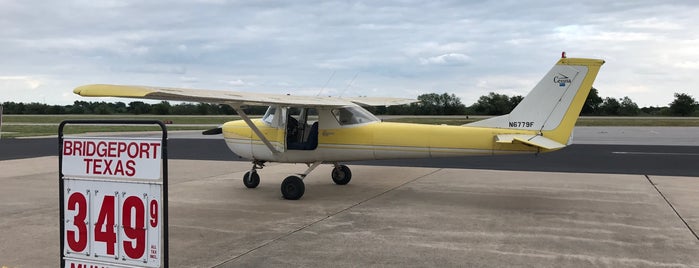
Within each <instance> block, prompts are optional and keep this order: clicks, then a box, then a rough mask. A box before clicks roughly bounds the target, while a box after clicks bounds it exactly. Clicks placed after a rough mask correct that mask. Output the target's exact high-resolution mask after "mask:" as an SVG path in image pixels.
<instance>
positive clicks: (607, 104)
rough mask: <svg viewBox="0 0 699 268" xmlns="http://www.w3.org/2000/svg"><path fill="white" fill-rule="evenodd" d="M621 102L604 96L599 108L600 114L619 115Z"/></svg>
mask: <svg viewBox="0 0 699 268" xmlns="http://www.w3.org/2000/svg"><path fill="white" fill-rule="evenodd" d="M620 107H621V104H620V103H619V101H618V100H617V99H615V98H610V97H606V98H604V101H603V102H602V105H600V107H599V109H600V112H601V114H602V115H619V108H620Z"/></svg>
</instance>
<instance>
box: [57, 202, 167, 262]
mask: <svg viewBox="0 0 699 268" xmlns="http://www.w3.org/2000/svg"><path fill="white" fill-rule="evenodd" d="M114 199H115V198H114V196H113V195H105V196H104V199H103V200H102V206H101V208H100V211H99V216H98V217H97V222H96V223H95V227H94V230H93V231H94V232H93V234H94V239H95V241H96V242H104V243H105V244H106V248H107V252H106V254H107V255H114V248H115V246H116V244H117V234H116V229H117V228H116V227H117V226H115V225H114V219H115V218H116V217H117V215H116V214H115V211H114V202H115V201H114ZM66 205H67V210H69V211H75V212H76V213H75V216H74V217H73V221H72V223H73V225H75V228H76V229H77V231H76V230H68V231H67V232H66V235H67V240H68V247H69V248H70V249H71V250H72V251H74V252H82V251H84V250H85V248H86V247H87V243H88V233H87V232H88V225H87V221H85V219H86V218H87V211H88V209H87V199H86V198H85V195H83V194H82V193H81V192H75V193H73V194H71V195H70V197H68V203H67V204H66ZM145 210H146V207H145V204H143V200H141V199H140V198H138V197H136V196H129V197H127V198H126V199H125V200H124V203H123V206H122V209H121V212H122V217H121V219H122V220H121V226H122V227H123V229H124V235H126V237H127V238H128V239H124V241H123V248H124V253H126V256H128V257H129V258H131V259H138V258H141V257H143V255H144V254H145V252H146V228H145V226H144V224H145V221H144V219H145V217H146V211H145ZM148 216H149V223H150V226H151V227H157V226H158V201H157V200H151V202H150V204H149V214H148ZM129 239H130V240H129Z"/></svg>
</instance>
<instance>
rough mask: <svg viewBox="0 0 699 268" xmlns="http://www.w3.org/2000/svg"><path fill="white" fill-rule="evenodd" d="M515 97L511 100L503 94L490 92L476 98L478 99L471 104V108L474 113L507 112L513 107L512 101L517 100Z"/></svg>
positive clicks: (493, 113)
mask: <svg viewBox="0 0 699 268" xmlns="http://www.w3.org/2000/svg"><path fill="white" fill-rule="evenodd" d="M513 98H514V97H513ZM517 99H518V98H515V99H513V100H511V99H510V97H508V96H507V95H505V94H497V93H495V92H490V93H489V94H488V95H486V96H481V97H480V98H478V101H477V102H476V103H474V104H473V105H472V106H471V110H473V112H474V113H476V114H484V115H501V114H507V113H509V112H510V111H512V109H513V108H514V107H513V106H512V103H513V101H517ZM520 101H521V99H520ZM517 103H519V102H517Z"/></svg>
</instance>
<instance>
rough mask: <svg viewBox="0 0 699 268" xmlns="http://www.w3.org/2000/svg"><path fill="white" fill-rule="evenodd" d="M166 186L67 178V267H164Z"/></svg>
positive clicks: (65, 250) (65, 241) (64, 208)
mask: <svg viewBox="0 0 699 268" xmlns="http://www.w3.org/2000/svg"><path fill="white" fill-rule="evenodd" d="M161 186H162V185H160V184H146V183H133V182H113V181H95V180H82V179H70V180H65V182H64V195H63V196H64V201H63V204H64V207H63V211H64V215H65V218H64V220H65V223H64V225H65V228H64V230H63V232H64V241H63V244H64V247H63V256H65V259H66V265H65V267H120V266H119V265H130V266H129V267H133V266H138V267H144V266H145V267H159V266H160V264H161V252H162V250H163V249H162V248H161V241H160V235H161V226H162V219H163V218H162V213H161V212H162V205H161V196H160V195H161V188H162V187H161ZM71 263H73V264H71ZM103 263H109V264H113V265H112V266H106V265H102V264H103ZM91 265H95V266H91Z"/></svg>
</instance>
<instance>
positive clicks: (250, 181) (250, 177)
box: [243, 160, 265, 188]
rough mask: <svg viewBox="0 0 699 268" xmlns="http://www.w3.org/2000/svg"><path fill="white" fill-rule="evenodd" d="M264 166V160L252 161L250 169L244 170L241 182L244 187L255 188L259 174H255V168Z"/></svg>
mask: <svg viewBox="0 0 699 268" xmlns="http://www.w3.org/2000/svg"><path fill="white" fill-rule="evenodd" d="M264 167H265V161H259V160H255V161H252V169H251V170H250V171H248V172H245V175H244V176H243V184H245V187H248V188H256V187H257V186H258V185H260V175H258V174H257V170H258V169H262V168H264Z"/></svg>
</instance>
